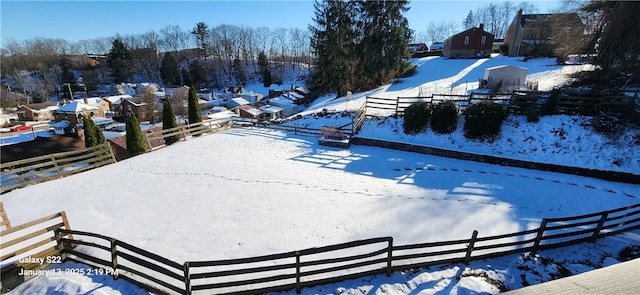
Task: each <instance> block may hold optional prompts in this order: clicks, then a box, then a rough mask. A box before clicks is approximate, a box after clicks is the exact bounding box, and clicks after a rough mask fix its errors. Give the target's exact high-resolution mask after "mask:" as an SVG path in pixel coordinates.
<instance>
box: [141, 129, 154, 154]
mask: <svg viewBox="0 0 640 295" xmlns="http://www.w3.org/2000/svg"><path fill="white" fill-rule="evenodd" d="M142 134H144V139H146V140H147V147H148V149H147V152H150V151H151V150H153V147H152V146H151V140H149V135H148V134H149V133H146V132H142Z"/></svg>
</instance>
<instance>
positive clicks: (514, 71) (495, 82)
mask: <svg viewBox="0 0 640 295" xmlns="http://www.w3.org/2000/svg"><path fill="white" fill-rule="evenodd" d="M528 71H529V70H528V69H527V68H522V67H516V66H512V65H502V66H497V67H491V68H486V69H485V70H484V78H483V80H484V83H486V85H485V88H488V89H495V90H497V91H513V90H519V89H521V88H524V87H525V84H526V80H527V72H528Z"/></svg>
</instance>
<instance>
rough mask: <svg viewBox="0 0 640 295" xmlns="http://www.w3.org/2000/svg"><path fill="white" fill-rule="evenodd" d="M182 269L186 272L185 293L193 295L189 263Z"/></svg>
mask: <svg viewBox="0 0 640 295" xmlns="http://www.w3.org/2000/svg"><path fill="white" fill-rule="evenodd" d="M182 267H183V270H184V292H185V294H186V295H191V273H190V271H189V261H186V262H185V263H184V264H183V265H182Z"/></svg>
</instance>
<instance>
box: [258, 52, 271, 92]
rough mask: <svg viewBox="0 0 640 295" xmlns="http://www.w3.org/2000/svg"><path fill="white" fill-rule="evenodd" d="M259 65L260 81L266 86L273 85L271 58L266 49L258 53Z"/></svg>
mask: <svg viewBox="0 0 640 295" xmlns="http://www.w3.org/2000/svg"><path fill="white" fill-rule="evenodd" d="M258 67H259V68H260V81H261V82H262V85H263V86H264V87H269V86H271V83H272V79H271V70H269V60H267V55H266V54H264V51H260V53H259V54H258Z"/></svg>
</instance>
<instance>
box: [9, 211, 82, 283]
mask: <svg viewBox="0 0 640 295" xmlns="http://www.w3.org/2000/svg"><path fill="white" fill-rule="evenodd" d="M3 219H4V220H6V221H7V222H8V219H5V216H4V215H3ZM69 228H70V227H69V221H68V219H67V216H66V214H65V212H59V213H55V214H51V215H49V216H45V217H42V218H39V219H36V220H33V221H31V222H27V223H24V224H21V225H18V226H13V227H11V226H8V228H7V229H5V230H3V231H1V232H0V240H1V241H2V243H1V244H0V249H2V254H1V256H0V266H1V270H0V278H2V287H1V289H2V292H3V293H4V292H6V291H7V290H10V289H13V288H14V287H15V286H17V285H19V284H20V283H22V282H24V281H25V280H28V279H29V278H31V277H33V276H35V275H37V274H38V271H39V270H42V269H44V268H46V267H47V266H48V265H50V264H57V263H61V262H62V261H63V260H64V254H63V253H62V252H63V249H64V248H69V247H71V246H72V245H68V244H67V245H65V244H64V243H63V242H62V241H61V239H62V238H66V240H68V241H72V240H73V237H72V236H71V235H68V234H65V235H62V234H59V233H58V232H57V230H59V229H69ZM25 258H28V259H25ZM38 259H42V260H38Z"/></svg>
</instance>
